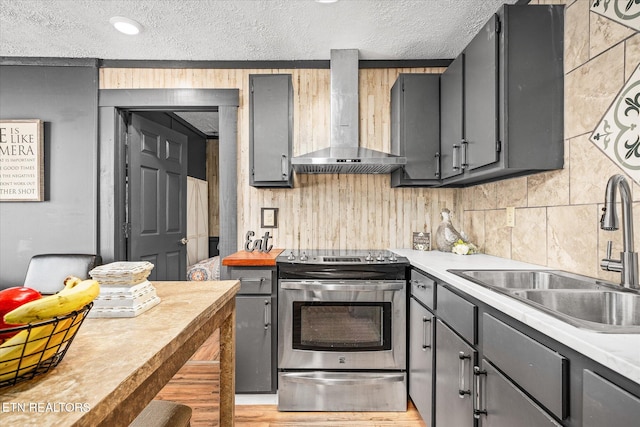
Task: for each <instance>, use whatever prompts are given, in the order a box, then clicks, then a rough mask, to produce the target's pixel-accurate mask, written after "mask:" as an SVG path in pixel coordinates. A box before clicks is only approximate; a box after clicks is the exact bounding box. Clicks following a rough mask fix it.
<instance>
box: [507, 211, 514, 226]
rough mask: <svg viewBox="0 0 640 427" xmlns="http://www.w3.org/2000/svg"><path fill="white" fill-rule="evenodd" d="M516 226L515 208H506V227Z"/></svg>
mask: <svg viewBox="0 0 640 427" xmlns="http://www.w3.org/2000/svg"><path fill="white" fill-rule="evenodd" d="M515 226H516V208H515V207H514V206H508V207H507V227H515Z"/></svg>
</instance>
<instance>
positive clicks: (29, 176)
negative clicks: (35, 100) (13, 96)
mask: <svg viewBox="0 0 640 427" xmlns="http://www.w3.org/2000/svg"><path fill="white" fill-rule="evenodd" d="M43 134H44V126H43V122H42V120H37V119H34V120H0V201H2V202H34V201H35V202H40V201H42V200H44V164H43V163H44V161H43V159H44V148H43V147H44V143H43Z"/></svg>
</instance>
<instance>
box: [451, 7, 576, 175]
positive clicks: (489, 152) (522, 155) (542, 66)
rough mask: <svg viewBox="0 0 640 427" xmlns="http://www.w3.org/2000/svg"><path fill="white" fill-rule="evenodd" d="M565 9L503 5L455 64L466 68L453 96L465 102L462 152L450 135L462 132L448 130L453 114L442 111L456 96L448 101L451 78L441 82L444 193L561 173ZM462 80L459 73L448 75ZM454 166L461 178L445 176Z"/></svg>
mask: <svg viewBox="0 0 640 427" xmlns="http://www.w3.org/2000/svg"><path fill="white" fill-rule="evenodd" d="M563 8H564V6H558V5H504V6H502V7H501V8H500V10H499V11H498V13H497V14H495V15H494V16H493V17H492V18H491V19H490V20H489V21H488V22H487V23H486V25H485V26H484V27H483V28H482V30H481V31H480V32H479V33H478V34H477V35H476V37H474V39H473V40H472V41H471V42H470V43H469V45H468V46H467V47H466V48H465V50H464V52H463V54H462V55H463V61H464V64H460V65H457V64H456V61H458V60H460V58H458V59H457V60H456V61H454V63H453V64H452V65H457V67H459V68H463V73H462V74H463V79H462V89H460V88H459V83H457V84H458V86H456V88H455V89H453V90H462V91H463V100H464V105H463V113H462V114H463V119H462V123H463V136H462V140H461V143H460V144H459V147H456V145H458V143H457V141H456V139H457V135H455V132H457V131H458V129H459V128H458V127H457V126H456V125H455V124H453V125H451V124H445V119H444V117H445V114H447V115H448V114H451V111H449V107H448V104H447V103H449V104H450V103H452V102H453V101H452V100H451V98H453V99H454V101H455V99H457V98H455V97H456V96H459V95H457V93H456V92H453V94H450V92H451V90H452V89H448V85H449V83H447V80H448V79H450V77H449V76H448V75H447V74H448V73H445V74H444V75H443V83H442V85H443V98H442V99H443V103H444V104H443V105H441V108H442V115H443V122H442V123H443V129H442V134H443V138H442V145H443V147H442V152H443V165H446V166H445V167H444V168H443V178H445V180H444V184H445V185H469V184H477V183H481V182H488V181H492V180H496V179H501V178H506V177H513V176H519V175H525V174H531V173H535V172H540V171H545V170H552V169H561V168H562V167H563V163H564V142H563V138H564V135H563V109H564V105H563V102H564V101H563V96H564V74H563V37H562V34H563V31H564V9H563ZM459 73H460V71H459V69H458V70H454V71H453V72H452V74H453V75H459ZM446 120H447V121H448V120H455V118H454V117H451V118H450V117H447V118H446ZM450 126H453V128H450ZM451 129H453V130H451ZM452 134H453V135H454V136H451V135H452ZM452 141H453V142H452ZM449 153H451V154H449ZM447 156H449V157H450V158H449V159H447ZM453 157H457V158H456V159H453ZM453 160H457V162H458V163H457V165H456V166H458V165H459V167H460V168H461V169H462V170H463V173H461V174H458V175H455V174H453V173H452V174H450V173H449V172H448V171H447V169H446V168H448V167H449V166H448V165H449V163H453ZM452 172H455V173H458V172H460V169H458V170H456V169H455V168H454V170H453V171H452ZM452 175H453V176H452Z"/></svg>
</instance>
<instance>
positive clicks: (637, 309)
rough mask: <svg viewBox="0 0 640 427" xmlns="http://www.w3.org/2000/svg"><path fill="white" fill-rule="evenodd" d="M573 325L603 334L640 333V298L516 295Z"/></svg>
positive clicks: (570, 293)
mask: <svg viewBox="0 0 640 427" xmlns="http://www.w3.org/2000/svg"><path fill="white" fill-rule="evenodd" d="M513 295H515V296H517V297H520V298H524V299H525V300H527V301H530V302H532V303H535V304H539V305H540V306H542V308H543V309H545V311H550V312H552V314H553V313H557V315H558V317H560V318H561V319H563V320H565V321H568V322H569V323H571V324H574V325H575V326H579V327H585V328H588V329H595V330H601V331H603V332H629V333H639V332H640V295H638V294H635V293H628V292H615V291H579V290H570V291H531V290H527V291H514V292H513Z"/></svg>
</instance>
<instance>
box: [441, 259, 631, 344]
mask: <svg viewBox="0 0 640 427" xmlns="http://www.w3.org/2000/svg"><path fill="white" fill-rule="evenodd" d="M449 272H451V273H453V274H456V275H458V276H460V277H462V278H465V279H467V280H470V281H472V282H474V283H477V284H479V285H482V286H484V287H487V288H489V289H491V290H494V291H498V292H500V293H503V294H505V295H508V296H510V297H512V298H515V299H517V300H519V301H521V302H524V303H526V304H529V305H530V306H532V307H535V308H538V309H540V310H542V311H544V312H546V313H548V314H550V315H552V316H555V317H556V318H558V319H560V320H563V321H565V322H567V323H569V324H571V325H573V326H576V327H579V328H583V329H589V330H593V331H597V332H604V333H640V293H638V292H637V291H636V290H631V289H626V288H622V287H621V286H620V285H615V284H612V283H608V282H603V281H600V280H597V279H595V278H592V277H587V276H580V275H577V274H573V273H569V272H565V271H561V270H449Z"/></svg>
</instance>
